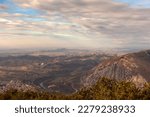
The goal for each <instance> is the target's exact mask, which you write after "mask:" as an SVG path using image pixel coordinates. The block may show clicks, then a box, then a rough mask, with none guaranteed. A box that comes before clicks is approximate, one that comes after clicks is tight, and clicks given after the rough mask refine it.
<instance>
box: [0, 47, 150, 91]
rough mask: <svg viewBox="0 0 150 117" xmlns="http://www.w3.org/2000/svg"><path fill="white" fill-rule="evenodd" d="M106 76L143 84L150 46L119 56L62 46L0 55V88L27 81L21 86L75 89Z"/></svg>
mask: <svg viewBox="0 0 150 117" xmlns="http://www.w3.org/2000/svg"><path fill="white" fill-rule="evenodd" d="M102 77H106V78H110V79H116V80H119V81H122V80H123V81H131V82H134V83H135V84H136V85H137V86H138V87H142V86H143V85H144V84H145V83H148V82H150V50H147V51H141V52H138V53H130V54H126V55H122V56H117V55H109V54H104V53H103V52H100V51H93V52H92V51H86V50H83V51H80V50H74V49H73V50H66V49H62V50H61V49H58V50H52V51H36V52H30V53H28V54H27V53H20V52H18V53H17V54H16V53H15V54H14V53H13V54H11V53H9V54H8V55H7V56H6V55H2V56H1V57H0V91H1V90H2V91H3V90H7V87H15V89H17V87H18V88H19V87H21V85H23V86H22V88H21V90H22V89H23V88H24V87H27V88H26V89H34V87H36V88H40V89H42V90H45V91H48V92H61V93H73V92H77V91H78V90H79V89H80V88H82V87H83V86H85V87H89V86H91V85H93V84H96V83H97V81H98V80H99V79H100V78H102ZM108 83H109V82H108ZM13 85H14V86H13ZM19 89H20V88H19Z"/></svg>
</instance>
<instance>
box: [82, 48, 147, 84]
mask: <svg viewBox="0 0 150 117" xmlns="http://www.w3.org/2000/svg"><path fill="white" fill-rule="evenodd" d="M102 77H106V78H111V79H117V80H127V81H132V82H134V83H135V84H136V85H137V86H142V85H143V84H145V83H147V82H150V50H147V51H142V52H138V53H131V54H126V55H123V56H120V57H114V58H112V59H108V60H106V61H104V62H102V63H100V64H99V65H97V66H96V67H94V68H93V69H92V70H90V71H89V72H88V73H87V74H86V76H84V77H83V80H82V83H83V84H84V86H89V85H92V84H95V83H96V82H97V81H98V80H99V79H100V78H102Z"/></svg>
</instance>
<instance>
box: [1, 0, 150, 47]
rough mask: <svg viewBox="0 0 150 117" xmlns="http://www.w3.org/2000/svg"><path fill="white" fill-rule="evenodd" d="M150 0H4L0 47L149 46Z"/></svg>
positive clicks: (2, 3) (2, 4) (2, 0)
mask: <svg viewBox="0 0 150 117" xmlns="http://www.w3.org/2000/svg"><path fill="white" fill-rule="evenodd" d="M149 45H150V0H0V49H14V48H15V49H23V48H88V49H115V48H122V49H126V48H127V49H128V48H130V49H150V46H149Z"/></svg>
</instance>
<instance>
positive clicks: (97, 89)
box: [0, 78, 150, 100]
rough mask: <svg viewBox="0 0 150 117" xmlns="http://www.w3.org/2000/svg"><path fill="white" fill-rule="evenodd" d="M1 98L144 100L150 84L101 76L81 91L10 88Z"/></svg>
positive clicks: (147, 94)
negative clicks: (139, 85)
mask: <svg viewBox="0 0 150 117" xmlns="http://www.w3.org/2000/svg"><path fill="white" fill-rule="evenodd" d="M0 99H5V100H7V99H8V100H11V99H12V100H15V99H20V100H26V99H29V100H36V99H38V100H137V99H140V100H143V99H146V100H148V99H150V84H146V85H145V86H144V87H143V88H137V87H136V86H135V84H133V83H131V82H126V81H116V80H113V79H106V78H101V79H100V80H99V81H98V82H97V83H96V84H95V85H93V86H91V87H89V88H82V89H81V90H80V91H78V92H76V93H74V94H70V95H65V94H61V93H48V92H41V91H37V92H32V91H28V92H21V91H17V90H13V89H11V90H8V91H6V92H4V93H1V94H0Z"/></svg>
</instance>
